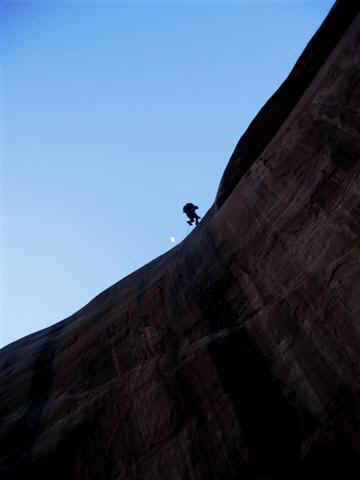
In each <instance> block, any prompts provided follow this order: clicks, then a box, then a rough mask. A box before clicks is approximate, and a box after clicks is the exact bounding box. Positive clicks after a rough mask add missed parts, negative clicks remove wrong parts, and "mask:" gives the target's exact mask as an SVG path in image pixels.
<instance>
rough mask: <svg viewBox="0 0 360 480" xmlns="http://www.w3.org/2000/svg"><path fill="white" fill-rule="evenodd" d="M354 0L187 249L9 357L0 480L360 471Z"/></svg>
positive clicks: (300, 70)
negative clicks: (309, 73) (310, 69)
mask: <svg viewBox="0 0 360 480" xmlns="http://www.w3.org/2000/svg"><path fill="white" fill-rule="evenodd" d="M351 3H352V2H346V1H343V0H342V1H337V2H336V4H335V7H334V8H333V10H332V12H331V13H330V15H329V17H328V19H327V20H326V21H325V22H324V25H323V26H322V27H321V29H320V30H319V32H318V33H317V34H316V35H315V37H314V38H313V40H312V42H310V44H309V46H308V47H307V49H306V51H305V52H304V55H305V57H301V58H300V60H299V62H298V63H297V65H296V67H295V70H294V72H295V71H297V73H296V75H295V74H294V75H295V77H296V78H302V82H300V83H297V82H295V83H293V84H292V83H291V78H293V77H291V75H290V77H289V79H288V80H287V81H286V82H287V83H286V82H285V83H284V85H283V86H282V87H280V90H279V91H278V92H277V93H276V94H275V95H274V97H273V98H272V99H271V100H270V101H269V102H268V104H267V105H266V106H265V107H264V109H263V110H262V111H261V112H260V114H259V116H258V117H257V118H256V119H255V120H254V122H253V124H252V125H250V127H249V130H248V131H247V132H246V133H245V140H242V139H240V142H239V144H238V146H237V148H236V150H235V152H234V154H233V156H232V159H231V160H230V163H229V165H228V167H227V169H226V171H225V174H224V177H223V180H222V182H221V185H220V188H219V194H218V197H217V199H216V202H215V204H214V207H212V208H211V209H210V211H209V212H208V214H207V215H206V217H205V218H204V220H203V221H202V222H201V223H200V225H199V226H198V227H197V228H196V229H194V230H193V232H192V233H191V234H190V235H189V236H188V237H187V238H186V239H185V240H184V241H183V242H182V243H181V244H179V245H178V246H176V247H175V248H174V249H172V250H170V251H169V252H168V253H167V254H165V255H163V256H161V257H159V258H158V259H156V260H154V261H153V262H151V263H150V264H148V265H146V266H145V267H143V268H142V269H140V270H138V271H137V272H135V273H133V274H132V275H130V276H128V277H127V278H125V279H123V280H122V281H120V282H119V283H117V284H115V285H114V286H113V287H111V288H109V289H108V290H106V291H105V292H103V293H102V294H100V295H99V296H98V297H96V298H95V299H94V300H93V301H92V302H90V303H89V304H88V305H86V306H85V307H84V308H83V309H81V310H80V311H79V312H77V313H76V314H75V315H73V316H72V317H70V318H68V319H66V320H64V321H63V322H60V323H58V324H56V325H54V326H52V327H50V328H48V329H45V330H43V331H40V332H37V333H35V334H33V335H30V336H28V337H25V338H23V339H21V340H19V341H17V342H15V343H13V344H11V345H9V346H7V347H5V348H4V349H2V350H1V351H0V418H1V423H0V473H1V478H2V479H8V478H9V479H17V478H19V479H20V478H21V479H23V478H24V475H34V476H35V478H37V479H45V478H47V479H48V478H49V477H50V478H52V479H53V480H57V479H59V480H60V479H64V478H68V479H74V480H78V479H81V480H92V479H94V480H95V479H96V480H97V479H102V478H106V479H113V480H125V479H126V480H128V479H129V480H130V479H131V480H135V479H136V480H160V479H164V480H165V479H166V480H168V479H171V480H185V479H191V480H204V479H206V480H220V479H223V480H235V479H240V478H241V479H245V480H246V479H249V480H250V479H285V478H286V479H289V478H292V479H295V480H296V479H305V478H315V477H319V478H325V476H328V475H338V476H339V477H340V478H346V479H351V478H355V476H356V477H357V475H358V467H359V458H360V457H359V455H360V430H359V426H360V421H359V420H360V403H359V382H360V362H359V360H360V328H359V314H360V262H359V253H360V252H359V249H360V239H359V234H360V162H359V161H358V160H359V156H360V132H359V130H360V49H359V47H360V16H359V15H358V10H359V7H354V6H351V5H350V4H351ZM345 19H346V21H345ZM339 25H341V28H339ZM334 28H335V30H336V31H337V36H336V35H335V34H334ZM325 44H326V45H327V46H328V47H327V50H326V49H325V50H326V52H325V50H324V48H323V47H324V45H325ZM329 45H330V46H329ZM324 52H325V53H324ZM310 63H313V64H314V65H316V69H315V68H313V71H312V73H311V75H308V74H305V73H304V71H305V70H306V71H307V69H308V68H309V64H310ZM305 78H306V80H304V79H305ZM289 85H290V86H289ZM292 85H293V87H292ZM283 88H284V90H285V94H284V90H281V89H283ZM292 88H294V91H293V92H292V90H291V89H292ZM282 95H284V96H283V97H282ZM279 98H280V100H279ZM284 99H285V100H284ZM286 99H288V100H289V99H290V100H291V105H290V106H289V105H287V110H286V109H283V110H282V113H281V114H279V115H278V112H279V111H280V110H281V108H280V107H281V105H282V102H286ZM278 100H279V101H278ZM290 100H289V101H290ZM283 107H284V105H283ZM288 107H291V108H288ZM279 109H280V110H279ZM271 118H274V119H276V122H275V120H274V122H275V123H276V125H275V124H274V125H273V126H272V127H271V128H270V127H269V125H270V123H271V122H270V120H271ZM263 122H265V123H263ZM269 122H270V123H269ZM261 125H263V126H264V128H263V129H262V128H261ZM249 138H250V139H251V142H253V143H252V145H255V144H256V143H257V141H258V142H259V144H258V146H257V147H256V148H255V147H254V148H253V149H252V150H251V149H250V148H247V147H248V145H249V144H248V143H247V142H248V140H247V139H249ZM243 145H245V147H246V148H245V147H244V149H243V150H242V148H243ZM244 152H245V153H244ZM249 152H250V153H249ZM242 161H244V162H245V164H244V165H243V164H242ZM356 467H357V468H356Z"/></svg>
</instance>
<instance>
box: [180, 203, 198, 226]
mask: <svg viewBox="0 0 360 480" xmlns="http://www.w3.org/2000/svg"><path fill="white" fill-rule="evenodd" d="M198 208H199V207H197V206H196V205H194V204H193V203H187V204H186V205H184V208H183V212H184V213H185V214H186V215H187V216H188V217H189V220H187V223H188V224H189V225H192V224H193V222H194V221H195V225H197V224H198V223H199V220H200V218H201V217H199V215H198V214H197V213H196V212H195V210H197V209H198Z"/></svg>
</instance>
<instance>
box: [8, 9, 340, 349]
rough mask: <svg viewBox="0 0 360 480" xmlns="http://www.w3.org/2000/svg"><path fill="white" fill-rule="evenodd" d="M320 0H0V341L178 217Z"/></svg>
mask: <svg viewBox="0 0 360 480" xmlns="http://www.w3.org/2000/svg"><path fill="white" fill-rule="evenodd" d="M332 4H333V2H332V1H327V0H323V1H320V0H317V1H314V0H308V1H305V0H303V1H301V0H287V1H285V0H284V1H281V0H279V1H271V0H263V1H260V0H259V1H257V0H248V1H245V0H244V1H241V0H238V1H236V0H233V1H226V0H223V1H222V2H216V1H211V0H209V1H205V0H203V1H201V0H194V1H191V0H183V1H180V0H179V1H175V0H174V1H171V0H168V1H166V2H165V1H162V2H161V1H151V0H149V1H145V0H144V1H137V0H133V1H131V2H130V1H127V2H123V1H121V0H119V1H106V0H102V1H100V0H99V1H90V0H89V1H85V0H83V1H81V0H78V1H77V0H73V1H71V0H69V1H66V0H63V1H56V0H55V1H54V0H52V1H51V2H49V1H48V0H47V1H42V0H33V1H31V0H29V1H26V0H25V1H6V0H0V31H1V33H0V43H1V46H0V49H1V97H0V101H1V117H0V129H1V130H0V140H1V145H2V146H1V151H0V153H1V158H2V160H1V259H0V260H1V265H2V272H1V273H2V277H1V309H2V311H1V326H0V347H1V346H4V345H6V344H8V343H10V342H12V341H14V340H16V339H18V338H20V337H23V336H24V335H27V334H29V333H32V332H34V331H37V330H39V329H42V328H44V327H47V326H49V325H52V324H54V323H56V322H57V321H59V320H62V319H64V318H66V317H67V316H69V315H71V314H72V313H75V312H76V311H77V310H78V309H79V308H81V307H82V306H84V305H85V304H86V303H88V302H89V301H90V300H91V299H92V298H93V297H94V296H96V295H97V294H98V293H100V292H101V291H102V290H104V289H105V288H107V287H109V286H110V285H112V284H113V283H115V282H117V281H118V280H120V279H121V278H123V277H124V276H126V275H128V274H129V273H131V272H133V271H134V270H136V269H137V268H139V267H141V266H142V265H144V264H146V263H147V262H149V261H150V260H152V259H153V258H155V257H157V256H158V255H161V254H163V253H165V252H166V251H167V250H169V249H170V248H172V246H173V245H174V244H173V243H171V241H170V237H171V236H174V237H175V238H176V243H178V242H180V241H181V240H182V239H183V238H184V237H185V236H186V235H187V234H188V233H189V231H190V229H191V227H189V226H188V225H187V224H186V222H185V217H184V214H183V213H182V206H183V204H184V203H186V202H188V201H193V202H194V203H196V204H197V205H199V207H200V208H199V214H200V215H203V214H205V213H206V211H207V210H208V208H209V207H210V206H211V204H212V203H213V200H214V197H215V194H216V190H217V187H218V184H219V181H220V178H221V175H222V172H223V170H224V168H225V166H226V164H227V161H228V159H229V156H230V155H231V153H232V151H233V149H234V147H235V145H236V143H237V141H238V139H239V137H240V136H241V134H242V133H243V132H244V130H245V129H246V128H247V126H248V124H249V123H250V121H251V120H252V118H253V117H254V116H255V115H256V113H257V112H258V110H259V109H260V108H261V107H262V105H263V104H264V103H265V102H266V100H267V99H268V98H269V97H270V96H271V95H272V94H273V93H274V91H275V90H276V88H277V87H278V86H279V85H280V84H281V83H282V81H283V80H284V79H285V78H286V76H287V75H288V73H289V71H290V69H291V68H292V67H293V65H294V63H295V61H296V60H297V58H298V57H299V55H300V54H301V52H302V51H303V49H304V48H305V46H306V44H307V42H308V41H309V40H310V38H311V36H312V35H313V34H314V33H315V31H316V30H317V28H318V27H319V25H320V24H321V22H322V21H323V19H324V18H325V16H326V14H327V12H328V11H329V9H330V8H331V6H332Z"/></svg>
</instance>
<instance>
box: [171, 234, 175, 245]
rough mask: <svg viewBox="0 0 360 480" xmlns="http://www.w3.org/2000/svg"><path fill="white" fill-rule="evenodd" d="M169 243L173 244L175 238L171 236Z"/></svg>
mask: <svg viewBox="0 0 360 480" xmlns="http://www.w3.org/2000/svg"><path fill="white" fill-rule="evenodd" d="M170 242H172V243H175V237H173V236H172V235H171V237H170Z"/></svg>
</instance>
